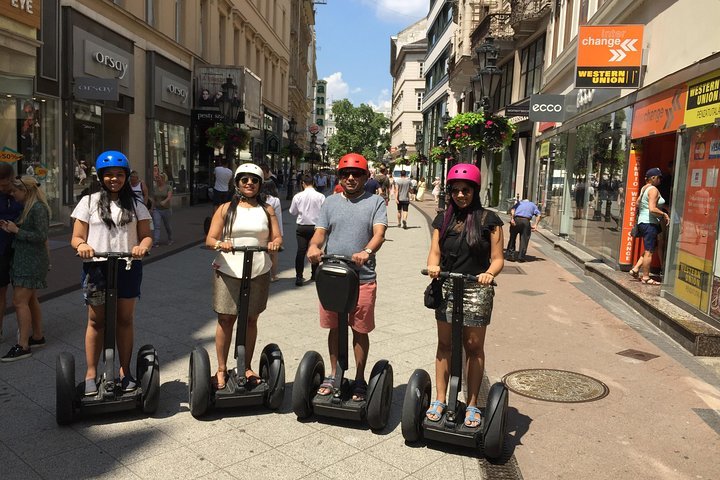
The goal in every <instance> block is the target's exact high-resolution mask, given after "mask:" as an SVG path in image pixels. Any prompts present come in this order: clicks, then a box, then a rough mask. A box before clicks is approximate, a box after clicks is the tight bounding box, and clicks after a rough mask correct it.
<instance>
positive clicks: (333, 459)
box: [277, 432, 358, 470]
mask: <svg viewBox="0 0 720 480" xmlns="http://www.w3.org/2000/svg"><path fill="white" fill-rule="evenodd" d="M277 450H279V451H281V452H283V453H284V454H285V455H287V456H288V457H291V458H293V459H294V460H297V461H298V462H301V463H302V464H303V465H307V466H308V467H310V468H311V469H313V470H323V469H325V467H327V466H328V465H332V464H335V463H337V462H342V461H344V459H345V458H347V457H348V455H352V454H354V453H356V452H358V450H357V449H356V448H355V447H352V446H350V445H348V444H347V443H345V442H342V441H340V440H338V439H336V438H333V437H331V436H328V435H323V434H321V433H318V432H316V433H315V434H313V435H311V436H309V437H305V438H301V439H299V440H296V441H294V442H291V443H287V444H285V445H281V446H279V447H277ZM319 452H322V454H319Z"/></svg>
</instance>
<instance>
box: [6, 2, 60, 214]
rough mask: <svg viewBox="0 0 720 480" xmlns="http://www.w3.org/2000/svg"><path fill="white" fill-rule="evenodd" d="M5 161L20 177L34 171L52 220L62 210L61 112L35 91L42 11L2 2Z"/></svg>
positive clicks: (50, 98) (51, 100)
mask: <svg viewBox="0 0 720 480" xmlns="http://www.w3.org/2000/svg"><path fill="white" fill-rule="evenodd" d="M0 17H3V20H4V21H3V28H2V29H0V58H1V59H2V60H0V161H2V162H7V163H11V164H13V165H14V167H15V170H16V172H17V174H18V175H32V176H34V177H35V178H36V179H37V180H38V182H40V184H41V185H42V187H43V190H44V191H45V193H46V195H47V197H48V203H49V205H50V210H51V221H52V222H56V221H57V219H58V216H59V215H58V213H59V192H58V188H57V187H58V184H59V180H58V175H59V163H58V162H59V155H58V149H57V146H58V145H59V138H58V137H59V125H58V121H59V118H60V116H59V113H58V101H57V99H56V98H53V97H52V96H47V95H39V94H38V93H37V92H36V91H35V76H36V65H37V58H36V52H37V50H38V47H40V45H41V44H40V42H38V41H37V31H38V29H39V28H40V21H41V16H40V10H39V9H31V10H27V9H21V8H18V7H15V6H13V4H12V3H11V2H2V3H0Z"/></svg>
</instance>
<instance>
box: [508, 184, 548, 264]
mask: <svg viewBox="0 0 720 480" xmlns="http://www.w3.org/2000/svg"><path fill="white" fill-rule="evenodd" d="M533 217H536V218H535V224H534V225H531V223H532V219H533ZM541 218H542V214H541V213H540V209H538V207H537V205H535V204H534V203H533V202H531V201H530V200H528V199H527V198H524V199H523V200H521V201H520V202H519V203H517V204H515V206H514V207H513V208H512V209H511V210H510V240H509V241H508V246H507V254H508V259H511V260H513V261H514V260H515V259H516V258H517V261H518V262H524V261H525V260H526V255H527V248H528V245H529V244H530V235H531V234H532V232H534V231H535V230H537V226H538V224H539V223H540V219H541ZM518 235H520V251H519V252H518V254H517V256H516V252H515V246H516V239H517V236H518Z"/></svg>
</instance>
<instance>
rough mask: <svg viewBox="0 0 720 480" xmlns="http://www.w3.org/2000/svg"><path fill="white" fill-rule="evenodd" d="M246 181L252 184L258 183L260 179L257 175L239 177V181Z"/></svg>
mask: <svg viewBox="0 0 720 480" xmlns="http://www.w3.org/2000/svg"><path fill="white" fill-rule="evenodd" d="M248 182H250V183H252V184H253V185H257V184H258V183H260V179H259V178H257V177H240V183H242V184H243V185H247V184H248Z"/></svg>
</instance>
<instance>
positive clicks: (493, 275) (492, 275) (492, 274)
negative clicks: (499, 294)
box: [485, 272, 495, 278]
mask: <svg viewBox="0 0 720 480" xmlns="http://www.w3.org/2000/svg"><path fill="white" fill-rule="evenodd" d="M485 273H487V274H488V275H490V276H491V277H493V278H495V274H494V273H491V272H485Z"/></svg>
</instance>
